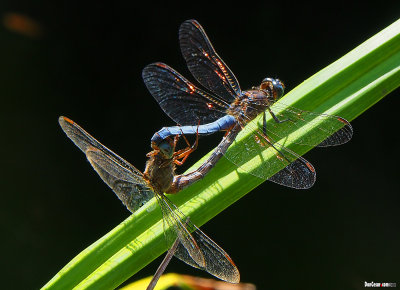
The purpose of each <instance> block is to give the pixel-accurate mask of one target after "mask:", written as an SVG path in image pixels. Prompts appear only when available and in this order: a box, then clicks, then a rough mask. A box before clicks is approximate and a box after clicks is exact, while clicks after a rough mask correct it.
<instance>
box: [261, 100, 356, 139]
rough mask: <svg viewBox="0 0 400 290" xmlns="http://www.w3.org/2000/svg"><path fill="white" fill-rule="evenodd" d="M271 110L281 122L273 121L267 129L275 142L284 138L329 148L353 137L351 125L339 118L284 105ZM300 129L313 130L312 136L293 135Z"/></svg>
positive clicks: (278, 105) (277, 104)
mask: <svg viewBox="0 0 400 290" xmlns="http://www.w3.org/2000/svg"><path fill="white" fill-rule="evenodd" d="M271 110H272V112H273V113H274V114H275V116H276V117H277V118H278V119H279V120H280V121H281V123H278V122H276V121H274V120H272V121H271V122H268V124H267V127H266V130H267V133H268V135H269V136H270V137H271V138H272V139H275V140H280V139H283V138H284V139H285V140H286V141H287V142H293V143H296V144H300V145H309V146H312V147H315V146H319V147H327V146H335V145H341V144H344V143H346V142H348V141H349V140H350V139H351V137H352V136H353V129H352V127H351V125H350V123H349V122H348V121H346V120H345V119H343V118H341V117H338V116H333V115H327V114H318V113H314V112H309V111H303V110H300V109H297V108H294V107H289V106H286V105H284V104H282V103H276V104H274V105H273V106H272V108H271ZM299 128H303V129H304V130H312V134H306V135H305V136H299V135H298V134H291V133H292V132H293V131H295V130H297V129H299Z"/></svg>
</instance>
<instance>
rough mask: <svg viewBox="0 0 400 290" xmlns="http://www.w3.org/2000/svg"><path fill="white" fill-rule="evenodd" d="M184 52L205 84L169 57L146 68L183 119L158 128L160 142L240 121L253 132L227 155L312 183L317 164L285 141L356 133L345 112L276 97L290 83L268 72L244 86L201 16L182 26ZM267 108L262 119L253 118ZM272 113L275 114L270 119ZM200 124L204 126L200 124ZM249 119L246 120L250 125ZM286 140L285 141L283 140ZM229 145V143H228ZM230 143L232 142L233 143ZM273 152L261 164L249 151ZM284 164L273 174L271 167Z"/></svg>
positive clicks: (297, 183)
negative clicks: (335, 113)
mask: <svg viewBox="0 0 400 290" xmlns="http://www.w3.org/2000/svg"><path fill="white" fill-rule="evenodd" d="M179 42H180V47H181V51H182V55H183V57H184V59H185V61H186V64H187V67H188V68H189V71H190V72H191V74H192V75H193V77H194V78H195V79H196V80H197V81H198V82H199V83H200V84H201V85H202V86H203V87H204V89H200V88H199V87H197V86H196V85H194V84H193V83H192V82H190V81H189V80H187V79H186V78H185V77H183V76H182V75H181V74H180V73H178V72H177V71H175V70H174V69H173V68H171V67H170V66H168V65H166V64H164V63H160V62H158V63H153V64H150V65H148V66H146V67H145V68H144V69H143V73H142V76H143V80H144V83H145V84H146V87H147V89H148V90H149V92H150V93H151V94H152V95H153V97H154V98H155V99H156V100H157V102H158V103H159V105H160V106H161V108H162V109H163V111H164V112H165V113H166V114H167V115H169V116H170V117H171V119H172V120H173V121H174V122H175V123H177V124H179V126H174V127H164V128H162V129H161V130H160V131H158V132H157V133H155V134H154V136H153V137H152V141H153V142H155V143H157V142H161V141H162V140H164V139H165V138H166V137H168V136H171V135H175V134H177V132H178V130H180V131H181V132H183V133H184V134H186V135H187V134H194V132H196V128H197V131H198V132H199V134H201V135H202V134H211V133H214V132H217V131H223V130H225V131H229V130H230V129H231V128H233V127H234V126H235V125H239V127H240V130H242V131H244V132H243V133H245V134H244V135H246V132H247V135H249V136H250V137H248V138H245V139H242V140H240V142H238V141H236V139H235V140H232V143H236V144H235V148H236V150H225V152H222V153H223V154H224V156H225V157H226V158H227V159H228V160H230V161H231V162H233V163H234V164H235V165H236V166H237V167H241V168H242V169H244V170H245V171H248V172H249V173H251V174H253V175H255V176H258V177H260V178H262V179H269V180H270V181H273V182H276V183H278V184H281V185H284V186H288V187H292V188H297V189H307V188H310V187H311V186H313V184H314V182H315V178H316V171H315V169H314V167H313V166H312V164H311V163H310V162H308V161H307V160H306V159H304V158H303V157H301V156H299V155H298V154H297V153H295V152H293V151H292V150H290V149H288V148H286V147H285V146H284V145H282V144H283V142H289V143H295V144H300V145H307V146H312V147H315V146H319V147H328V146H334V145H340V144H344V143H346V142H348V141H349V140H350V139H351V137H352V134H353V129H352V127H351V125H350V123H349V122H348V121H347V120H345V119H344V118H342V117H339V116H333V115H328V114H318V113H315V112H309V111H304V110H300V109H297V108H294V107H290V106H287V105H284V104H283V103H282V102H277V101H278V100H279V99H280V98H281V97H282V96H283V94H284V89H285V86H284V84H283V82H281V81H280V80H279V79H273V78H265V79H264V80H263V81H262V82H261V84H260V85H259V86H257V87H253V88H252V89H249V90H244V91H242V90H241V88H240V85H239V82H238V80H237V79H236V77H235V75H234V74H233V72H232V71H231V70H230V68H229V67H228V66H227V65H226V64H225V62H224V61H223V60H222V59H221V57H220V56H219V55H218V54H217V52H216V51H215V49H214V47H213V46H212V44H211V42H210V40H209V38H208V36H207V35H206V33H205V31H204V29H203V28H202V26H201V25H200V24H199V23H198V22H197V21H196V20H187V21H185V22H183V24H182V25H181V26H180V29H179ZM259 114H262V122H261V123H262V124H260V122H259V123H258V124H255V123H250V121H252V120H253V119H255V118H256V117H257V116H258V115H259ZM267 114H269V115H270V118H269V120H268V121H267ZM196 124H200V126H198V127H196V126H195V125H196ZM246 125H247V126H246ZM307 127H312V128H314V130H313V134H312V135H310V134H307V135H304V136H299V135H298V134H297V135H294V134H291V133H292V132H294V131H295V130H296V129H299V128H307ZM281 140H283V141H281ZM225 147H226V146H225ZM228 147H229V146H228ZM266 151H267V152H268V153H269V152H270V153H271V154H272V155H271V156H274V157H273V158H271V159H269V160H268V162H262V164H261V165H260V166H259V167H258V168H255V169H254V168H251V169H250V168H247V166H248V165H246V164H247V163H246V162H247V160H248V156H257V155H258V156H262V155H263V152H266ZM277 167H279V168H283V169H282V170H281V171H279V172H278V173H276V174H275V175H272V176H270V175H271V168H277Z"/></svg>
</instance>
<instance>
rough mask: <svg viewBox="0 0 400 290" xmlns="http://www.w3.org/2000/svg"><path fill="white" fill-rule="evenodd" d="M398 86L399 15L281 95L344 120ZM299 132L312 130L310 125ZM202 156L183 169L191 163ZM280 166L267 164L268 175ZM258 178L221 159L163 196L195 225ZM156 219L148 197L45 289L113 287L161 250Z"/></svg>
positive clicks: (303, 149)
mask: <svg viewBox="0 0 400 290" xmlns="http://www.w3.org/2000/svg"><path fill="white" fill-rule="evenodd" d="M399 84H400V20H398V21H396V22H395V23H393V24H392V25H390V26H389V27H387V28H386V29H384V30H382V31H381V32H379V33H378V34H376V35H375V36H373V37H372V38H370V39H368V40H367V41H365V42H364V43H362V44H361V45H360V46H358V47H357V48H355V49H354V50H352V51H351V52H349V53H348V54H346V55H345V56H343V57H342V58H340V59H339V60H337V61H336V62H334V63H332V64H331V65H329V66H328V67H326V68H325V69H323V70H321V71H320V72H318V73H317V74H315V75H313V76H312V77H310V78H309V79H308V80H306V81H304V82H303V83H301V84H300V85H299V86H297V87H296V88H295V89H293V90H292V91H291V92H289V93H288V94H287V95H286V96H285V97H284V98H283V100H282V101H283V102H284V103H285V104H287V105H290V106H294V107H297V108H301V109H303V110H309V111H315V112H318V113H328V114H334V115H340V116H342V117H344V118H346V119H348V120H350V121H351V120H353V119H354V118H356V117H357V116H359V115H360V114H362V113H363V112H364V111H365V110H367V109H368V108H370V107H371V106H372V105H373V104H375V103H376V102H378V101H379V100H380V99H382V98H383V97H384V96H385V95H387V94H388V93H390V92H391V91H392V90H394V89H396V88H397V87H398V86H399ZM255 122H257V120H255ZM304 131H305V132H304ZM298 134H312V130H309V131H307V130H303V131H301V132H299V133H298ZM285 146H287V147H289V148H290V149H292V150H294V151H296V152H297V153H298V154H300V155H302V154H304V153H306V152H307V151H308V150H310V149H311V148H309V147H306V146H299V145H296V144H285ZM231 149H232V150H234V148H230V150H231ZM207 156H208V155H207ZM207 156H205V157H204V158H203V159H202V160H200V161H199V162H197V163H196V164H195V165H194V166H193V167H192V168H191V169H189V171H192V170H193V169H195V168H197V167H198V165H199V164H201V162H202V161H204V160H205V158H207ZM249 158H250V159H251V158H255V156H249ZM267 158H271V157H268V156H267ZM279 170H280V168H274V169H273V170H271V175H272V174H274V173H275V172H277V171H279ZM263 182H264V180H261V179H258V178H256V177H253V176H252V175H249V174H246V173H243V172H242V171H240V170H239V169H237V168H236V167H235V166H234V165H233V164H232V163H230V162H229V161H227V160H225V159H224V158H223V159H222V160H220V161H219V162H218V164H217V165H216V166H215V168H214V169H213V170H212V171H211V172H210V173H209V174H208V175H207V176H206V177H205V178H204V179H203V180H202V181H200V182H197V183H195V184H193V185H192V186H190V187H189V188H187V189H185V190H184V191H182V192H180V193H179V194H177V195H174V196H170V198H171V200H172V201H173V202H174V203H175V204H176V205H177V206H179V208H180V210H181V211H182V212H183V213H185V214H186V215H187V216H190V218H191V220H192V221H193V222H194V223H195V224H196V225H198V226H200V225H203V224H204V223H205V222H207V221H208V220H210V219H211V218H213V217H214V216H215V215H217V214H218V213H219V212H221V211H222V210H224V209H225V208H227V207H228V206H229V205H231V204H232V203H234V202H235V201H237V200H238V199H240V198H241V197H243V196H244V195H245V194H247V193H248V192H250V191H251V190H252V189H253V188H255V187H256V186H258V185H260V184H261V183H263ZM161 219H162V216H161V213H160V210H159V209H158V208H157V205H156V202H155V200H152V201H150V202H149V203H148V204H147V205H145V206H144V207H143V208H141V209H140V210H139V211H137V212H135V213H134V214H132V215H131V216H130V217H129V218H127V219H126V220H125V221H124V222H122V223H121V224H120V225H118V226H117V227H116V228H115V229H113V230H112V231H111V232H109V233H108V234H107V235H105V236H104V237H102V238H101V239H99V240H98V241H97V242H95V243H94V244H93V245H91V246H90V247H89V248H87V249H86V250H84V251H83V252H81V253H80V254H79V255H78V256H77V257H75V258H74V259H73V260H72V261H71V262H70V263H69V264H68V265H66V266H65V267H64V268H63V269H62V270H61V271H60V272H59V273H58V274H57V275H56V276H54V278H53V279H52V280H50V281H49V282H48V283H47V284H46V285H45V286H44V288H46V289H56V288H57V289H66V288H72V287H77V288H92V289H101V288H113V287H116V286H118V285H120V284H121V283H122V282H124V281H125V280H126V279H128V278H129V277H130V276H132V275H133V274H135V273H136V272H138V271H139V270H140V269H142V268H143V267H145V266H146V265H147V264H148V263H150V262H151V261H152V260H154V259H155V258H156V257H158V256H159V255H161V254H162V253H163V252H165V251H166V250H167V248H166V244H165V242H164V236H163V226H162V221H161ZM228 250H229V249H228Z"/></svg>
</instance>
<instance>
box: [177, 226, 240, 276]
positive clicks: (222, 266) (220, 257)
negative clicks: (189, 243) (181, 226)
mask: <svg viewBox="0 0 400 290" xmlns="http://www.w3.org/2000/svg"><path fill="white" fill-rule="evenodd" d="M188 227H190V228H191V229H193V230H194V231H193V232H192V236H193V238H194V240H195V241H196V242H197V245H198V246H199V247H200V249H201V252H202V254H203V256H204V259H205V266H204V267H199V266H198V265H196V264H193V260H192V259H191V258H190V256H188V254H187V253H188V252H187V251H186V249H185V247H183V246H182V244H179V245H178V248H177V249H176V252H175V256H176V257H177V258H179V259H180V260H182V261H183V262H185V263H186V264H189V265H191V266H193V267H196V268H199V269H202V270H204V271H207V272H208V273H210V274H211V275H213V276H215V277H217V278H219V279H221V280H224V281H227V282H230V283H239V281H240V273H239V270H238V268H237V267H236V265H235V263H234V262H233V260H232V259H231V258H230V257H229V255H228V254H227V253H226V252H225V251H224V250H223V249H222V248H221V247H220V246H218V245H217V244H216V243H215V242H214V241H213V240H212V239H210V238H209V237H208V236H207V235H206V234H204V233H203V232H202V231H201V230H200V229H199V228H197V227H196V226H195V225H194V224H192V223H191V222H190V225H188Z"/></svg>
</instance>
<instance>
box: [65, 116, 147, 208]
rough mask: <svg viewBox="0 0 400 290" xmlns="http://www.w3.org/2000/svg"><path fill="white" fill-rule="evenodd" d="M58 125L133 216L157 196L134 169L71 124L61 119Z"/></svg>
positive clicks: (74, 124) (68, 120) (77, 126)
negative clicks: (133, 213)
mask: <svg viewBox="0 0 400 290" xmlns="http://www.w3.org/2000/svg"><path fill="white" fill-rule="evenodd" d="M59 123H60V125H61V128H62V129H63V130H64V132H65V133H66V134H67V136H68V137H69V138H70V139H71V140H72V141H73V142H74V143H75V145H76V146H78V147H79V149H81V150H82V151H83V152H84V153H85V154H86V157H87V158H88V160H89V162H90V164H91V165H92V167H93V168H94V170H95V171H96V172H97V173H98V174H99V176H100V177H101V179H102V180H103V181H104V182H105V183H106V184H107V185H108V186H109V187H110V188H111V189H112V190H113V191H114V192H115V193H116V194H117V196H118V198H119V199H120V200H121V201H122V202H123V203H124V205H125V206H126V207H127V208H128V209H129V210H130V211H132V212H134V211H135V210H137V209H138V208H140V207H141V206H142V205H143V204H144V203H146V202H147V201H148V200H150V199H151V198H152V197H153V196H154V193H153V191H152V190H151V188H149V187H148V185H147V183H146V181H145V180H144V179H143V175H142V173H141V172H140V171H139V170H137V169H136V168H135V167H134V166H133V165H131V164H130V163H129V162H127V161H125V160H124V159H123V158H121V157H119V156H118V155H117V154H115V153H114V152H112V151H111V150H110V149H108V148H107V147H105V146H104V145H102V144H101V143H100V142H98V141H97V140H96V139H95V138H93V137H92V136H91V135H90V134H89V133H87V132H86V131H85V130H84V129H82V128H81V127H80V126H79V125H78V124H76V123H75V122H73V121H72V120H70V119H68V118H66V117H60V118H59Z"/></svg>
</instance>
